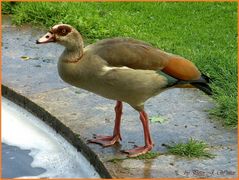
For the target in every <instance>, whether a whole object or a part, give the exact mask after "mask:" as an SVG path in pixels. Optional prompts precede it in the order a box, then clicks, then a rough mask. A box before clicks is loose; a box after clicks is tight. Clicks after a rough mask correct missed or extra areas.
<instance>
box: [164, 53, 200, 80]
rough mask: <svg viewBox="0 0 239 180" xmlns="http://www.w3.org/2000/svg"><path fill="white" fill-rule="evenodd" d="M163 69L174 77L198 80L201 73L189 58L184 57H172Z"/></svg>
mask: <svg viewBox="0 0 239 180" xmlns="http://www.w3.org/2000/svg"><path fill="white" fill-rule="evenodd" d="M162 71H163V72H164V73H166V74H168V75H170V76H172V77H174V78H177V79H181V80H185V81H186V80H197V79H199V78H200V76H201V73H200V71H199V70H198V68H197V67H196V66H195V65H194V64H193V63H192V62H191V61H189V60H187V59H184V58H182V57H178V56H177V57H172V58H170V59H169V60H168V64H167V65H166V66H165V68H164V69H162Z"/></svg>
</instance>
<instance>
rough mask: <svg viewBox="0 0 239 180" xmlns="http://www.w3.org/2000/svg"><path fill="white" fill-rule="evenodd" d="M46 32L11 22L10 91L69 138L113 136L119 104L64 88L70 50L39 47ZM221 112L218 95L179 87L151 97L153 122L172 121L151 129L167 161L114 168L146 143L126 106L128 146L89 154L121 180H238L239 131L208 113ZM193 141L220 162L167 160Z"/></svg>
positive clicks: (6, 79) (6, 39)
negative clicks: (171, 149)
mask: <svg viewBox="0 0 239 180" xmlns="http://www.w3.org/2000/svg"><path fill="white" fill-rule="evenodd" d="M45 32H46V30H41V29H37V28H35V29H32V28H31V27H30V26H24V27H14V26H12V25H11V24H9V20H6V19H5V18H3V31H2V40H3V45H2V83H3V85H5V86H7V87H9V88H11V89H13V90H14V91H15V92H17V93H19V94H20V95H23V96H25V97H26V98H27V99H29V100H31V101H33V102H34V103H36V104H37V105H39V106H40V107H42V108H43V109H45V110H46V111H47V112H49V113H50V114H52V115H53V116H54V117H56V118H57V120H58V121H60V122H61V123H62V124H63V125H64V127H66V129H67V130H69V132H68V131H67V132H68V134H66V137H68V136H69V137H72V136H73V135H75V136H77V137H78V136H79V138H80V139H79V141H81V142H82V143H83V144H84V145H85V144H86V143H87V139H90V138H92V134H112V131H113V125H114V105H115V102H114V101H112V100H107V99H104V98H102V97H99V96H97V95H94V94H92V93H90V92H87V91H84V90H82V89H78V88H74V87H72V86H70V85H68V84H66V83H64V82H63V81H62V80H61V79H60V77H59V76H58V73H57V66H56V64H57V59H58V57H59V56H60V54H61V52H62V50H63V48H62V47H61V46H59V45H56V44H47V45H36V44H35V41H36V39H37V38H39V37H40V36H41V35H43V34H44V33H45ZM23 56H25V57H23ZM26 57H27V58H26ZM28 58H29V60H26V59H28ZM24 59H25V60H24ZM213 106H214V104H213V100H212V99H210V97H208V96H207V95H204V94H203V93H202V92H200V91H198V90H195V89H173V90H169V91H166V92H164V93H162V94H160V95H158V96H157V97H154V98H152V99H150V100H149V101H148V102H147V103H146V106H145V107H146V111H147V112H148V114H149V116H150V117H158V116H161V117H163V118H164V119H166V120H165V121H164V122H163V123H150V129H151V133H152V138H153V140H154V143H155V146H154V148H153V151H157V152H160V153H162V155H160V156H158V157H156V158H154V159H146V160H137V159H125V160H122V161H117V162H115V161H114V162H110V160H112V159H114V158H124V157H125V156H124V155H123V154H121V153H120V150H121V149H129V148H132V147H134V145H141V144H143V143H144V138H143V129H142V126H141V123H140V120H139V118H138V113H137V112H136V111H134V110H133V109H132V108H131V107H130V106H129V105H127V104H125V105H124V108H123V113H124V114H123V119H122V127H121V129H122V138H123V141H121V142H120V143H119V144H116V145H115V146H112V147H108V148H102V147H101V146H99V145H96V144H87V146H88V147H89V148H90V149H88V151H93V152H94V154H96V157H97V159H98V160H100V161H101V162H103V165H104V166H105V167H106V169H107V170H108V172H109V174H110V175H111V176H112V177H116V178H125V177H140V178H162V177H228V178H229V177H237V130H236V129H233V130H232V129H226V128H224V127H222V126H221V124H220V123H219V122H218V121H217V120H214V119H210V117H209V113H208V110H210V109H211V108H213ZM61 130H63V131H65V129H64V128H63V129H59V131H61ZM190 138H194V139H197V140H202V141H205V142H206V143H207V144H209V146H210V148H209V151H210V152H211V153H212V154H215V155H216V157H215V158H213V159H187V158H182V157H177V156H174V155H169V154H163V153H165V152H167V149H166V147H165V146H163V144H172V143H178V142H186V141H188V139H190ZM74 143H77V142H74Z"/></svg>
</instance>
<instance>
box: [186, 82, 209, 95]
mask: <svg viewBox="0 0 239 180" xmlns="http://www.w3.org/2000/svg"><path fill="white" fill-rule="evenodd" d="M190 84H192V85H193V86H195V87H196V88H198V89H200V90H201V91H203V92H205V93H206V94H208V95H212V89H211V88H210V86H209V85H208V84H206V83H190Z"/></svg>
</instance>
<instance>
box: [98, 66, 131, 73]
mask: <svg viewBox="0 0 239 180" xmlns="http://www.w3.org/2000/svg"><path fill="white" fill-rule="evenodd" d="M102 69H103V71H104V72H109V71H111V70H117V69H118V70H120V69H131V68H128V67H126V66H123V67H114V66H112V67H110V66H103V68H102Z"/></svg>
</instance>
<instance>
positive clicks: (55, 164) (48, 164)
mask: <svg viewBox="0 0 239 180" xmlns="http://www.w3.org/2000/svg"><path fill="white" fill-rule="evenodd" d="M2 142H3V143H4V144H3V148H6V149H5V150H6V151H3V160H6V161H3V177H4V178H10V177H20V176H21V177H27V176H31V177H37V178H99V175H98V173H97V172H96V171H95V170H94V168H93V166H92V165H91V164H90V163H89V162H88V161H87V160H86V158H85V157H84V156H83V155H82V154H81V153H79V152H77V150H76V148H74V147H73V146H72V145H71V144H69V143H68V142H67V141H66V140H65V139H64V138H63V137H61V136H60V135H59V134H57V133H56V132H55V131H54V130H53V129H51V128H50V127H49V126H48V125H46V124H44V123H43V122H42V121H41V120H40V119H38V118H37V117H35V116H33V115H32V114H30V113H29V112H27V111H26V110H25V109H23V108H21V107H19V106H18V105H16V104H14V103H12V102H11V101H9V100H7V99H5V98H2ZM14 149H15V152H14V153H15V154H13V155H11V156H9V153H10V152H11V150H14ZM4 152H5V154H4ZM7 152H8V153H7ZM28 154H29V155H28ZM7 155H8V156H9V158H8V156H7ZM21 158H22V159H23V161H22V162H20V163H19V162H18V163H19V166H17V167H16V164H15V165H12V166H11V165H9V164H10V162H9V161H11V160H14V159H15V160H16V159H21ZM24 162H25V163H24ZM23 163H24V167H25V169H24V170H22V172H19V171H21V168H22V167H21V166H22V164H23ZM4 167H8V168H12V169H8V171H9V172H12V173H13V174H9V173H7V172H6V171H5V168H4ZM36 169H38V171H37V172H35V171H36ZM24 172H27V173H25V174H24ZM14 173H15V174H14ZM4 175H5V176H4Z"/></svg>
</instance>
